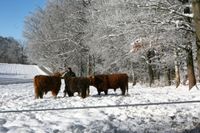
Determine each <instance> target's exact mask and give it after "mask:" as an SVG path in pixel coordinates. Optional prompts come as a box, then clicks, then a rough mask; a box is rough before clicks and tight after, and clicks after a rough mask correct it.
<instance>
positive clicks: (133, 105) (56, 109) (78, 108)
mask: <svg viewBox="0 0 200 133" xmlns="http://www.w3.org/2000/svg"><path fill="white" fill-rule="evenodd" d="M188 103H200V100H194V101H179V102H159V103H139V104H124V105H106V106H87V107H66V108H47V109H33V110H31V109H30V110H23V109H22V110H4V111H0V113H22V112H39V111H59V110H83V109H99V108H122V107H138V106H155V105H172V104H188Z"/></svg>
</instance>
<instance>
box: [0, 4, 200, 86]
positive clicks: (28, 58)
mask: <svg viewBox="0 0 200 133" xmlns="http://www.w3.org/2000/svg"><path fill="white" fill-rule="evenodd" d="M199 32H200V1H199V0H142V1H141V0H134V1H133V0H48V1H47V3H46V6H45V8H44V9H43V8H38V9H37V10H35V11H34V12H32V13H31V14H30V15H29V16H27V17H26V19H25V26H24V36H25V38H26V41H25V45H23V46H21V45H19V44H18V43H17V42H16V43H15V40H13V39H11V38H3V41H4V42H6V39H11V40H12V42H13V43H15V44H14V45H15V46H16V48H15V47H13V46H12V48H9V49H7V47H9V46H2V45H1V47H3V49H1V51H0V53H2V51H3V53H2V54H3V55H6V56H11V57H10V59H9V60H8V58H7V60H3V59H4V58H2V56H1V58H2V59H0V61H1V62H8V63H12V62H18V63H31V64H37V65H39V66H45V67H47V68H49V69H50V70H51V71H53V72H55V71H64V70H65V69H66V68H67V67H69V66H70V67H72V68H73V70H74V71H75V72H76V74H77V75H78V76H87V75H91V74H102V73H114V72H126V73H128V74H129V76H130V80H131V81H133V84H135V83H136V82H140V83H147V84H148V85H150V86H152V85H170V84H174V83H175V84H176V86H178V85H179V84H180V83H181V82H182V83H185V84H187V82H185V81H187V79H188V80H189V89H191V88H192V87H193V86H194V85H195V84H196V82H198V80H199V69H200V55H199V54H200V41H199V40H200V33H199ZM13 43H11V44H13ZM9 45H10V44H9ZM9 50H14V51H15V52H11V51H9ZM5 51H6V52H7V54H5V53H6V52H5ZM15 53H16V55H17V56H16V55H15Z"/></svg>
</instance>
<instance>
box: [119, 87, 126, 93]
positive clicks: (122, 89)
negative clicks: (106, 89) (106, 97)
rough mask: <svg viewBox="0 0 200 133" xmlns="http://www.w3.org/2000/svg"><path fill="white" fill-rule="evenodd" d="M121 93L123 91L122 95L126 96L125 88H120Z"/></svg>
mask: <svg viewBox="0 0 200 133" xmlns="http://www.w3.org/2000/svg"><path fill="white" fill-rule="evenodd" d="M120 89H121V91H122V95H125V91H126V90H125V87H120Z"/></svg>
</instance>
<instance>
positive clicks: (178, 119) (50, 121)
mask: <svg viewBox="0 0 200 133" xmlns="http://www.w3.org/2000/svg"><path fill="white" fill-rule="evenodd" d="M19 67H21V68H19ZM25 68H26V69H25ZM11 70H12V71H11ZM36 74H44V73H42V72H41V71H39V70H38V68H37V67H36V66H31V65H30V66H24V65H22V66H21V65H15V64H12V65H11V64H0V77H1V78H0V94H1V95H0V133H68V132H75V133H79V132H80V133H82V132H85V133H94V132H95V133H100V132H106V133H129V132H136V133H157V132H159V133H179V132H195V131H196V132H198V131H199V132H200V130H199V129H198V127H199V126H200V124H199V123H200V103H198V102H197V103H182V104H162V103H163V102H167V103H173V102H179V101H192V100H194V101H198V100H200V90H197V89H196V88H193V89H192V90H191V91H188V87H187V86H180V87H179V88H178V89H175V87H174V86H170V87H157V88H149V87H145V86H142V85H136V86H134V87H133V86H131V84H130V85H129V95H127V96H121V95H120V94H121V92H120V90H119V89H118V90H117V91H116V92H114V91H113V90H109V92H108V94H109V95H107V96H105V95H104V94H102V95H101V96H98V95H97V91H96V89H95V88H94V87H90V92H91V93H90V97H88V98H85V99H82V98H80V97H78V96H74V97H70V98H69V97H65V98H63V97H62V96H63V90H64V83H63V84H62V86H61V91H60V92H59V95H58V98H57V99H54V98H53V97H52V96H51V93H48V94H47V95H45V96H44V99H37V100H35V99H34V88H33V83H32V81H31V82H30V81H27V82H26V83H21V82H18V81H16V82H11V81H13V80H15V79H22V80H25V79H32V78H33V76H34V75H36ZM22 75H23V76H22ZM2 79H3V80H5V81H7V80H10V82H11V83H17V84H10V83H7V84H4V83H3V82H1V81H2ZM150 103H160V104H158V105H145V106H128V107H113V108H91V109H88V108H87V109H81V108H79V109H71V110H49V111H32V110H34V109H58V108H71V107H74V108H76V107H88V106H110V105H130V104H150ZM14 110H25V112H6V111H14Z"/></svg>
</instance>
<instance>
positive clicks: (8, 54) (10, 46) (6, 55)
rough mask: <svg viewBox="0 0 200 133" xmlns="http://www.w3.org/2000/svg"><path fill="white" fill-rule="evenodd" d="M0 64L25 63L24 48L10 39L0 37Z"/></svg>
mask: <svg viewBox="0 0 200 133" xmlns="http://www.w3.org/2000/svg"><path fill="white" fill-rule="evenodd" d="M0 63H20V64H25V63H27V57H26V54H25V51H24V47H23V46H22V45H21V44H20V43H19V42H18V41H16V40H15V39H14V38H12V37H2V36H0Z"/></svg>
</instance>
